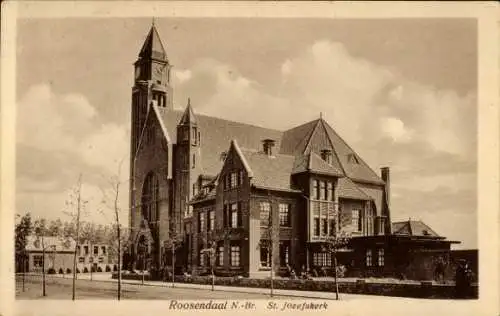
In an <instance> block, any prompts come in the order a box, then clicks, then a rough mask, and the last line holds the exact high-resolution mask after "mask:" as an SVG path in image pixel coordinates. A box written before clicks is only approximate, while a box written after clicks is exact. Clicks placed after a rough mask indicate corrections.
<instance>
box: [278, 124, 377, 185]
mask: <svg viewBox="0 0 500 316" xmlns="http://www.w3.org/2000/svg"><path fill="white" fill-rule="evenodd" d="M323 149H331V150H332V153H333V157H332V165H333V166H335V167H338V168H339V169H341V170H342V171H343V172H344V174H345V175H346V176H347V177H349V178H351V179H353V180H356V181H360V182H370V183H376V184H383V183H384V182H383V181H382V179H380V177H379V176H378V175H377V174H376V173H375V172H374V171H373V170H372V169H371V168H370V167H369V166H368V165H367V164H366V163H365V162H364V161H363V160H362V159H361V158H360V157H359V156H358V154H357V153H356V152H355V151H354V150H353V149H352V148H351V147H350V146H349V145H347V143H346V142H345V141H344V140H343V139H342V138H341V137H340V136H339V135H338V134H337V133H336V132H335V131H334V130H333V128H332V127H331V126H330V125H329V124H328V123H327V122H326V121H325V120H323V119H322V118H319V119H317V120H314V121H311V122H308V123H306V124H303V125H300V126H297V127H295V128H292V129H290V130H287V131H285V132H283V139H282V142H281V147H280V153H282V154H288V155H301V154H305V153H307V152H311V151H312V152H315V153H319V152H321V150H323Z"/></svg>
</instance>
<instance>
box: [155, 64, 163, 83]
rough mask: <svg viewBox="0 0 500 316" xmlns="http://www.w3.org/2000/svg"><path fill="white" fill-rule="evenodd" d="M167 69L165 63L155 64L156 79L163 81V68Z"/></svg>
mask: <svg viewBox="0 0 500 316" xmlns="http://www.w3.org/2000/svg"><path fill="white" fill-rule="evenodd" d="M164 69H165V66H164V65H155V67H154V72H153V73H154V76H155V80H157V81H162V79H163V78H162V77H163V70H164Z"/></svg>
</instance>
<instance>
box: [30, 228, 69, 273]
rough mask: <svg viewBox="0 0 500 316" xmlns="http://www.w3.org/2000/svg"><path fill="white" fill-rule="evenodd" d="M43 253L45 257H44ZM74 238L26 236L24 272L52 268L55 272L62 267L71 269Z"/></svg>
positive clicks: (64, 269)
mask: <svg viewBox="0 0 500 316" xmlns="http://www.w3.org/2000/svg"><path fill="white" fill-rule="evenodd" d="M44 253H45V259H44ZM74 253H75V240H74V239H73V238H59V237H52V236H46V237H41V236H34V235H31V236H28V237H27V242H26V258H27V260H26V272H41V271H42V267H43V266H45V271H46V272H48V271H49V270H50V269H54V271H55V272H56V273H58V272H59V270H60V269H62V270H63V271H64V272H66V271H67V269H70V270H71V271H72V270H73V259H74Z"/></svg>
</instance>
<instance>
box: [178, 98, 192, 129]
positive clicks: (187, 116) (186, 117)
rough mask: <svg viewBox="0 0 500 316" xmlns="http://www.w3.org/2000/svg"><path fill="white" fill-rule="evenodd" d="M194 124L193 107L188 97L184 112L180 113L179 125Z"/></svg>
mask: <svg viewBox="0 0 500 316" xmlns="http://www.w3.org/2000/svg"><path fill="white" fill-rule="evenodd" d="M188 124H196V116H195V115H194V112H193V108H192V107H191V99H188V104H187V107H186V110H185V111H184V114H182V117H181V120H180V121H179V125H188Z"/></svg>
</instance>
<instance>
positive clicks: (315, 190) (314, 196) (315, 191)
mask: <svg viewBox="0 0 500 316" xmlns="http://www.w3.org/2000/svg"><path fill="white" fill-rule="evenodd" d="M318 196H319V184H318V180H313V188H312V194H311V198H312V199H316V200H318V199H319V198H318Z"/></svg>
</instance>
